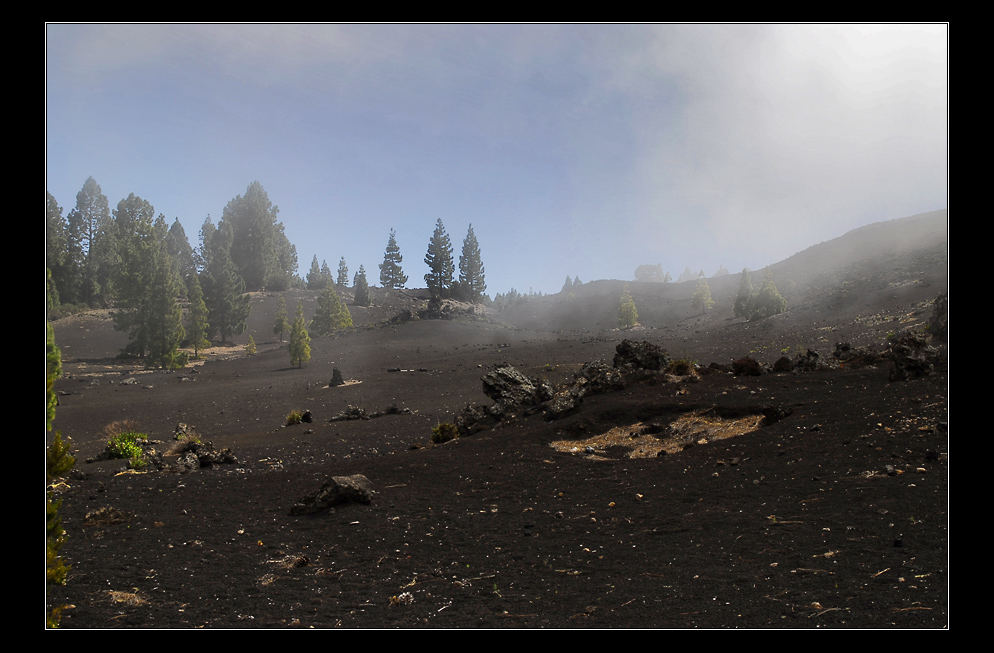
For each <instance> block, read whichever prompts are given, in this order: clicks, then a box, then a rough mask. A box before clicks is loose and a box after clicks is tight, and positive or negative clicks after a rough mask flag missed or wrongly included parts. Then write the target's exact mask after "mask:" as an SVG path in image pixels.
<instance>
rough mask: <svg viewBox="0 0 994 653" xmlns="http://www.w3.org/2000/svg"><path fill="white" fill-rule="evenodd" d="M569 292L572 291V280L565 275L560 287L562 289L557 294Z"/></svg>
mask: <svg viewBox="0 0 994 653" xmlns="http://www.w3.org/2000/svg"><path fill="white" fill-rule="evenodd" d="M571 290H573V278H572V277H570V276H569V275H568V274H567V275H566V281H564V282H563V287H562V289H561V290H560V291H559V292H561V293H569V291H571Z"/></svg>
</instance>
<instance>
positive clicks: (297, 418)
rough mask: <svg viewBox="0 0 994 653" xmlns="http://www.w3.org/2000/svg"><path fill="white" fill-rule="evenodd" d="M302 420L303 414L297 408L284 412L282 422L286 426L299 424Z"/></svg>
mask: <svg viewBox="0 0 994 653" xmlns="http://www.w3.org/2000/svg"><path fill="white" fill-rule="evenodd" d="M303 421H304V414H303V413H301V412H300V411H299V410H291V411H290V412H289V413H287V414H286V417H285V418H284V419H283V423H284V424H285V425H287V426H293V425H294V424H300V423H301V422H303Z"/></svg>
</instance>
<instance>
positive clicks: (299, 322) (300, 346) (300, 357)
mask: <svg viewBox="0 0 994 653" xmlns="http://www.w3.org/2000/svg"><path fill="white" fill-rule="evenodd" d="M310 359H311V337H310V335H309V334H308V333H307V323H306V322H305V321H304V305H303V304H302V303H301V302H297V316H296V318H295V319H294V321H293V326H291V327H290V364H291V365H296V366H297V367H301V365H303V364H304V363H306V362H307V361H309V360H310Z"/></svg>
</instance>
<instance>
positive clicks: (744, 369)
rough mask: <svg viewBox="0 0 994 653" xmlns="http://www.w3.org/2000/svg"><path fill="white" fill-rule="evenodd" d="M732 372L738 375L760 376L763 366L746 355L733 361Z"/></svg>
mask: <svg viewBox="0 0 994 653" xmlns="http://www.w3.org/2000/svg"><path fill="white" fill-rule="evenodd" d="M732 372H733V373H734V374H735V375H736V376H759V375H760V374H762V373H763V368H762V367H761V366H760V365H759V363H758V362H757V361H756V360H755V359H753V358H750V357H748V356H746V357H745V358H739V359H737V360H734V361H732Z"/></svg>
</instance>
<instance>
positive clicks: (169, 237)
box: [166, 218, 196, 279]
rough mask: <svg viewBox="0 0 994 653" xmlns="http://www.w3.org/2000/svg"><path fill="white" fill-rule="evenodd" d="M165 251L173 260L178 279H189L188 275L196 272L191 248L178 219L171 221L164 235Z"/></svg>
mask: <svg viewBox="0 0 994 653" xmlns="http://www.w3.org/2000/svg"><path fill="white" fill-rule="evenodd" d="M166 251H167V252H168V253H169V256H170V257H171V258H172V259H173V265H174V266H175V268H176V272H177V274H178V275H179V278H180V279H189V278H190V275H191V274H193V273H194V272H195V271H196V264H195V262H194V257H193V248H192V247H190V241H189V240H188V239H187V237H186V231H184V230H183V225H182V224H180V222H179V218H176V219H174V220H173V223H172V225H171V226H170V227H169V232H168V233H167V234H166Z"/></svg>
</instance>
